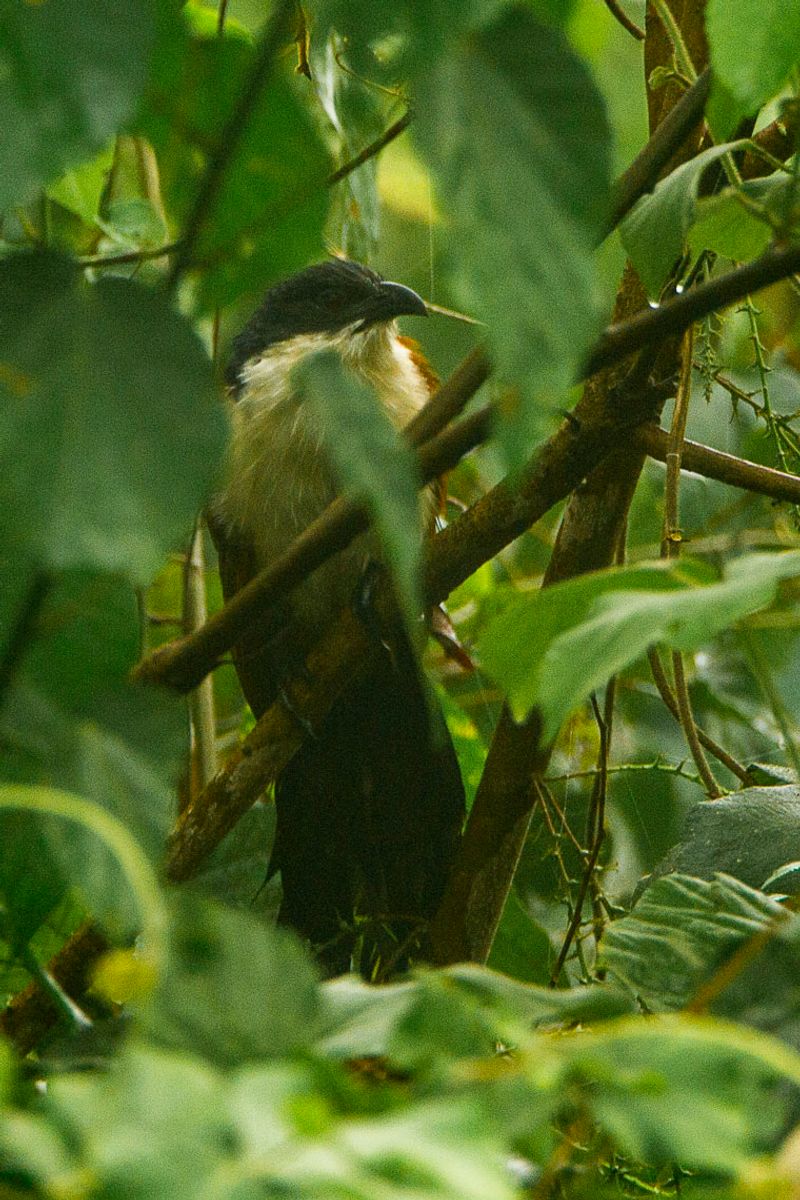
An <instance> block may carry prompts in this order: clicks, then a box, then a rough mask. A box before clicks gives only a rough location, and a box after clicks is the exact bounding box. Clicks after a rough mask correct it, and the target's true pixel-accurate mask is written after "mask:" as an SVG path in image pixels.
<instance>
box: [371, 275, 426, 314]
mask: <svg viewBox="0 0 800 1200" xmlns="http://www.w3.org/2000/svg"><path fill="white" fill-rule="evenodd" d="M380 296H381V307H382V308H383V311H384V313H385V314H386V318H385V319H389V318H391V317H402V316H409V317H427V315H428V309H427V308H426V306H425V301H424V300H423V299H422V297H421V296H418V295H417V293H416V292H415V291H412V289H411V288H410V287H405V285H404V284H402V283H389V282H388V281H384V282H383V283H382V284H381V285H380Z"/></svg>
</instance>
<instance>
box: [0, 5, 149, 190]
mask: <svg viewBox="0 0 800 1200" xmlns="http://www.w3.org/2000/svg"><path fill="white" fill-rule="evenodd" d="M0 27H1V28H2V36H1V37H0V111H2V113H3V129H4V135H3V140H2V148H1V149H0V211H2V210H3V209H6V208H8V207H9V206H10V205H11V204H24V203H27V202H28V201H30V200H32V199H33V198H34V196H35V194H36V190H37V188H39V187H41V186H42V185H43V184H46V183H49V182H50V181H51V180H52V179H54V178H55V177H56V176H57V175H58V174H59V173H60V172H61V171H63V170H64V168H65V167H67V166H69V165H70V164H71V163H78V162H81V161H82V160H85V159H87V158H89V157H90V156H91V155H93V154H95V153H96V152H97V151H98V150H102V149H103V147H104V146H106V144H107V143H108V142H109V140H110V139H111V138H112V137H113V136H114V135H115V134H116V133H117V132H118V131H119V128H120V125H122V123H123V122H124V121H125V120H126V119H127V118H128V117H129V116H130V114H131V112H132V111H133V109H134V107H135V105H136V102H137V100H138V98H139V94H140V92H141V90H142V88H143V86H144V83H145V80H146V77H147V69H148V60H149V56H150V50H151V46H152V41H153V32H154V30H153V5H152V3H150V0H119V2H118V3H115V4H114V6H113V10H112V9H109V7H108V4H107V3H106V2H105V0H85V3H82V4H81V6H80V9H79V10H76V8H75V5H74V4H73V3H72V2H71V0H47V3H46V4H20V3H19V2H18V0H3V2H2V4H1V5H0Z"/></svg>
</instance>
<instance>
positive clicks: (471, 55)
mask: <svg viewBox="0 0 800 1200" xmlns="http://www.w3.org/2000/svg"><path fill="white" fill-rule="evenodd" d="M416 103H417V119H416V120H415V123H414V126H413V132H414V136H415V137H416V138H417V139H418V142H419V145H420V148H421V150H422V152H423V155H424V157H425V159H426V161H427V163H428V166H429V168H430V170H431V172H432V174H433V176H434V178H435V179H436V181H437V183H438V192H439V199H440V203H441V208H442V211H443V212H446V213H447V214H448V218H449V219H448V226H447V231H446V237H447V241H446V243H445V246H444V253H445V256H446V258H447V259H448V260H449V267H448V270H449V274H450V276H451V283H452V287H453V290H454V292H455V295H456V298H457V301H458V303H459V305H460V306H461V307H462V308H463V309H464V310H465V311H466V312H468V313H470V314H471V315H473V316H475V317H478V318H480V319H481V320H482V321H485V322H486V324H487V326H488V335H489V338H490V341H491V343H492V347H493V351H494V355H495V357H496V361H497V366H498V370H499V374H500V378H501V380H502V382H503V383H505V384H507V385H509V386H510V388H511V391H509V392H508V394H507V395H506V396H505V397H504V401H503V404H502V406H501V416H502V424H501V436H502V439H503V444H504V447H505V450H506V453H507V455H508V456H509V459H510V461H511V462H512V463H519V462H520V461H522V460H524V458H525V457H526V456H527V454H528V453H529V451H530V448H531V446H532V444H533V443H534V442H535V441H536V440H537V438H538V437H540V436H541V434H542V432H543V431H544V430H545V428H546V427H547V425H548V414H549V415H550V416H551V415H552V413H553V411H554V406H555V405H556V404H558V403H560V397H561V396H562V394H563V392H564V391H565V390H566V389H567V388H568V387H569V386H570V384H571V383H572V381H573V379H574V377H575V375H576V373H577V370H578V368H579V365H580V363H581V360H582V358H583V356H584V355H585V353H586V350H587V348H588V345H589V343H590V341H591V339H592V336H593V335H594V333H595V331H596V329H597V326H598V323H599V314H598V309H597V305H596V300H595V278H594V267H593V261H592V251H593V247H594V245H595V244H596V242H597V241H598V240H599V239H600V237H601V235H602V231H603V228H604V221H605V219H606V214H607V211H608V189H609V143H610V136H609V130H608V124H607V119H606V114H605V109H604V106H603V101H602V99H601V97H600V94H599V92H598V91H597V89H596V87H595V84H594V81H593V79H592V77H591V75H590V73H589V71H588V70H587V68H586V67H585V66H584V64H583V63H582V62H581V61H580V59H578V58H577V56H576V55H575V53H574V52H573V51H572V50H571V48H570V46H569V44H568V42H567V40H566V38H565V36H564V35H563V34H562V33H561V32H560V31H559V30H558V29H555V28H552V27H550V26H547V25H543V24H540V23H539V22H537V21H536V20H535V18H534V17H533V16H532V15H531V14H530V12H529V11H528V10H527V9H525V8H523V7H521V6H519V5H515V6H513V7H512V8H510V9H507V10H506V11H504V13H503V15H502V16H501V17H500V19H498V20H497V21H496V22H495V23H494V24H493V25H492V26H491V27H490V28H487V29H483V30H481V31H480V32H479V33H475V34H474V35H473V36H472V37H470V38H469V39H465V40H464V41H463V42H462V43H461V44H460V45H458V46H457V47H456V48H454V50H453V52H452V53H451V54H450V55H448V56H443V57H441V58H440V59H439V60H437V61H436V62H435V63H433V64H432V65H431V67H430V69H429V70H428V71H426V73H425V75H424V76H423V77H422V78H421V80H420V81H419V85H418V95H417V102H416Z"/></svg>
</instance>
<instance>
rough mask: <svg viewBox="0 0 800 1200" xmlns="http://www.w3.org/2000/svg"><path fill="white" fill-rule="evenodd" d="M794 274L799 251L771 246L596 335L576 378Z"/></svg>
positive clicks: (799, 267) (799, 248) (798, 268)
mask: <svg viewBox="0 0 800 1200" xmlns="http://www.w3.org/2000/svg"><path fill="white" fill-rule="evenodd" d="M798 271H800V245H794V246H775V247H773V248H772V249H770V250H768V251H767V252H766V253H765V254H762V255H761V257H760V258H756V259H754V260H753V261H752V262H749V263H746V264H745V266H743V267H737V268H736V269H735V270H733V271H727V272H726V273H725V274H724V275H720V276H718V277H717V278H715V279H710V280H708V281H707V282H706V283H701V284H699V285H698V287H696V288H693V289H692V290H691V291H688V292H683V293H682V294H681V295H680V296H676V297H675V299H674V300H670V301H669V302H668V303H667V304H662V305H659V306H658V307H657V308H647V309H643V310H642V312H640V313H637V314H636V316H634V317H631V319H630V320H629V321H621V322H620V323H619V324H617V325H611V326H610V327H609V328H608V329H606V331H605V332H604V333H603V334H601V336H600V338H599V339H598V341H597V342H596V344H595V346H594V348H593V349H592V350H591V351H590V352H589V354H588V356H587V358H586V362H585V363H584V366H583V370H582V372H581V377H582V378H586V377H588V376H589V375H594V374H595V373H596V372H597V371H601V370H602V369H603V368H604V367H610V366H612V365H613V364H614V363H616V362H619V361H620V360H621V359H623V358H626V357H627V356H628V355H629V354H632V353H633V352H634V351H635V350H640V349H641V348H642V346H645V345H648V344H649V343H651V342H658V341H661V340H663V339H665V338H667V337H670V336H676V335H677V334H680V333H683V331H684V330H685V329H688V328H689V326H690V325H692V324H693V323H694V322H695V321H699V320H700V319H701V318H702V317H705V316H707V315H708V313H710V312H715V311H716V310H717V309H720V308H727V307H728V306H729V305H731V304H735V303H736V301H737V300H741V299H743V298H744V297H745V296H746V295H747V294H748V293H749V292H757V291H760V289H761V288H765V287H768V286H769V285H770V284H772V283H777V282H778V281H779V280H781V279H786V278H788V276H790V275H794V274H796V272H798Z"/></svg>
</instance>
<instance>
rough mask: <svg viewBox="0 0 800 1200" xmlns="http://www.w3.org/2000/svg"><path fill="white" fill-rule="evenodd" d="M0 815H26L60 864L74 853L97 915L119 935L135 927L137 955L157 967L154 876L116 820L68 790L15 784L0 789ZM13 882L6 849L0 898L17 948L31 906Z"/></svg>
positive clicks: (158, 905)
mask: <svg viewBox="0 0 800 1200" xmlns="http://www.w3.org/2000/svg"><path fill="white" fill-rule="evenodd" d="M0 812H2V815H3V817H5V815H6V813H7V812H11V813H21V814H25V815H26V816H28V817H29V818H30V820H31V822H32V823H33V824H34V828H35V829H37V830H40V831H41V832H42V835H43V840H44V841H45V842H46V843H47V846H48V850H51V848H52V847H58V846H59V845H60V846H61V847H62V858H63V862H64V863H66V864H68V863H69V862H70V861H74V860H75V856H76V854H77V853H80V858H79V860H78V862H79V866H80V872H81V886H82V888H83V890H84V891H85V893H86V895H87V899H88V901H89V905H90V907H92V908H93V911H94V912H95V913H96V915H97V917H98V918H99V919H101V920H102V921H104V922H109V921H111V922H112V923H118V924H121V925H122V927H123V929H124V931H125V932H132V931H135V930H137V929H140V930H141V931H142V940H141V949H142V952H143V953H146V954H148V955H149V957H150V958H151V961H152V964H153V966H154V967H155V968H160V967H161V966H162V965H163V959H164V952H165V945H164V936H165V928H164V925H165V916H164V912H163V907H162V901H161V894H160V890H159V887H158V884H157V881H156V877H155V874H154V871H153V868H152V867H151V866H150V864H149V863H148V862H147V859H146V857H145V855H144V854H143V853H142V850H141V848H140V846H139V845H138V843H137V842H136V841H135V840H134V838H133V837H132V836H131V834H130V833H129V832H128V830H127V829H126V828H125V826H124V825H123V824H122V823H121V822H120V821H119V820H117V818H116V817H112V816H111V815H110V814H109V813H107V812H105V811H104V809H102V808H101V807H100V806H99V805H98V804H93V803H91V802H90V801H88V800H84V799H83V798H82V797H81V796H76V795H72V794H70V793H69V792H62V791H58V790H56V789H55V788H45V787H38V788H37V787H23V786H19V785H17V786H6V785H2V786H0ZM75 829H77V830H81V829H83V830H85V831H86V833H87V834H89V835H90V837H89V838H87V839H84V840H82V841H80V842H74V841H73V840H72V839H71V836H70V831H73V830H75ZM109 861H110V862H112V863H113V868H114V869H113V870H112V869H111V868H110V867H109ZM67 869H68V867H65V870H67ZM109 874H111V876H112V879H111V883H110V884H109V882H108V876H109ZM19 883H20V879H19V860H18V857H17V856H16V855H15V854H14V853H13V847H12V853H11V854H10V855H9V856H8V857H6V856H5V854H4V855H3V857H2V859H0V894H2V899H3V902H4V908H5V910H6V924H7V926H8V927H9V929H10V930H11V936H12V938H13V940H14V941H15V942H16V943H17V946H18V945H19V944H20V943H22V942H24V941H25V940H27V935H26V933H25V929H26V926H30V925H31V918H30V915H29V908H28V906H31V905H35V904H36V896H35V894H32V892H31V890H29V889H26V888H19V887H18V884H19Z"/></svg>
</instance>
